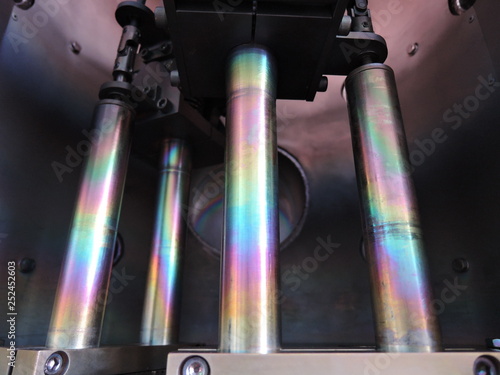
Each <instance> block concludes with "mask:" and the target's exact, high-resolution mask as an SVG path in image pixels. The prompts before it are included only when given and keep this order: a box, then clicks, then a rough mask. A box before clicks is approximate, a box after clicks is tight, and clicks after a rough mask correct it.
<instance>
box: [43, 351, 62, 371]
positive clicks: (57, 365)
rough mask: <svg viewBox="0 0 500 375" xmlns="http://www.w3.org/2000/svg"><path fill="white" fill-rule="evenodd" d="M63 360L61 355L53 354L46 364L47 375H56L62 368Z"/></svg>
mask: <svg viewBox="0 0 500 375" xmlns="http://www.w3.org/2000/svg"><path fill="white" fill-rule="evenodd" d="M62 365H63V358H62V356H61V355H60V354H59V353H53V354H51V355H50V357H49V358H47V361H46V362H45V368H44V372H45V374H46V375H55V374H57V373H58V371H59V370H60V369H61V368H62Z"/></svg>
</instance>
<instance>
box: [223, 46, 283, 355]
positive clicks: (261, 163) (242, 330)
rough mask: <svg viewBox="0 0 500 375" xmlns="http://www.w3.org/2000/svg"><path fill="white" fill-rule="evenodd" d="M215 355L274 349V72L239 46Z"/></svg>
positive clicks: (260, 56)
mask: <svg viewBox="0 0 500 375" xmlns="http://www.w3.org/2000/svg"><path fill="white" fill-rule="evenodd" d="M227 82H228V86H227V95H228V102H227V125H226V128H227V146H226V190H225V191H226V195H225V225H224V231H225V232H224V248H223V254H222V280H221V310H220V312H221V314H220V315H221V316H220V350H221V351H222V352H238V353H269V352H274V351H277V350H278V348H279V318H278V306H277V300H276V296H277V282H278V276H277V269H278V264H277V261H278V252H279V229H278V225H279V224H278V185H277V183H278V181H277V178H278V175H277V171H278V170H277V145H276V72H275V68H274V62H273V60H272V58H271V56H270V54H269V53H268V52H267V50H265V49H264V48H261V47H257V46H242V47H239V48H238V49H236V50H235V51H234V52H233V53H232V55H231V56H230V59H229V65H228V75H227Z"/></svg>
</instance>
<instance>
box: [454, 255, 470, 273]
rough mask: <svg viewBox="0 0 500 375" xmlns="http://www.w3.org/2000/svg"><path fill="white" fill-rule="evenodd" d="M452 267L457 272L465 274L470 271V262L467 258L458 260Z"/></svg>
mask: <svg viewBox="0 0 500 375" xmlns="http://www.w3.org/2000/svg"><path fill="white" fill-rule="evenodd" d="M451 267H452V268H453V271H455V272H458V273H464V272H467V271H468V270H469V261H468V260H467V259H465V258H456V259H453V261H452V262H451Z"/></svg>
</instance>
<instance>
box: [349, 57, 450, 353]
mask: <svg viewBox="0 0 500 375" xmlns="http://www.w3.org/2000/svg"><path fill="white" fill-rule="evenodd" d="M346 93H347V100H348V105H349V116H350V123H351V132H352V142H353V148H354V159H355V163H356V174H357V179H358V189H359V194H360V198H361V205H362V213H363V227H364V238H365V248H366V252H367V257H368V262H369V265H370V275H371V285H372V295H373V296H372V298H373V304H374V312H375V322H376V332H377V346H378V348H379V350H382V351H391V352H432V351H437V350H440V348H441V342H440V334H439V328H438V323H437V319H436V316H435V314H434V311H433V309H432V305H431V300H432V298H431V289H430V285H429V280H428V275H427V267H426V261H425V256H424V250H423V246H422V238H421V237H422V236H421V230H420V223H419V217H418V212H417V203H416V198H415V193H414V189H413V185H412V181H411V178H410V165H409V161H408V153H407V146H406V139H405V134H404V128H403V120H402V117H401V111H400V108H399V99H398V96H397V92H396V82H395V79H394V73H393V71H392V70H391V68H389V67H388V66H386V65H383V64H368V65H364V66H362V67H360V68H358V69H356V70H354V71H353V72H352V73H351V74H349V76H348V77H347V80H346Z"/></svg>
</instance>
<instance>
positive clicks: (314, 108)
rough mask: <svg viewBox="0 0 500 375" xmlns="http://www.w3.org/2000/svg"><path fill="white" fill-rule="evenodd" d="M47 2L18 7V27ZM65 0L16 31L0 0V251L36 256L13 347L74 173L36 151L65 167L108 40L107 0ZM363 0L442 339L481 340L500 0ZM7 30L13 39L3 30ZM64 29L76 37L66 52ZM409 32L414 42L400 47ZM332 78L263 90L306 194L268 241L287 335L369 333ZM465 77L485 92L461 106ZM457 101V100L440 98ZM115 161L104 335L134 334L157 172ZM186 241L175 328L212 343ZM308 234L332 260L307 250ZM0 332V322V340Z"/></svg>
mask: <svg viewBox="0 0 500 375" xmlns="http://www.w3.org/2000/svg"><path fill="white" fill-rule="evenodd" d="M50 1H51V0H38V1H36V2H35V6H33V7H32V8H31V9H30V10H28V11H24V12H23V11H21V10H17V9H16V10H15V12H16V14H18V15H19V16H26V17H28V18H27V21H30V22H31V23H33V22H34V21H33V16H34V15H35V14H36V13H37V12H40V11H42V9H43V8H42V4H43V5H45V4H46V3H49V2H50ZM52 1H56V0H52ZM62 2H63V1H61V6H60V9H59V11H58V12H57V13H56V14H54V16H50V18H49V22H47V24H46V25H45V26H43V27H37V28H36V32H33V30H31V31H32V33H29V34H23V25H24V26H26V25H28V23H27V22H26V21H22V20H21V17H20V18H19V19H18V21H14V20H13V19H12V18H11V17H5V13H4V11H7V12H8V11H9V10H10V4H8V5H9V6H5V5H4V4H2V6H1V8H0V12H2V17H1V18H0V22H5V21H6V22H8V24H7V25H4V26H5V31H4V33H3V38H2V43H1V46H0V119H1V122H0V129H1V130H0V131H1V133H0V134H1V136H0V153H1V156H2V157H0V181H1V183H0V241H1V242H0V260H1V261H2V263H3V262H4V261H6V260H11V259H14V260H20V259H22V258H24V257H30V258H33V259H35V260H36V262H37V264H36V268H35V270H34V271H33V272H32V273H29V274H21V273H19V274H18V275H17V292H18V297H17V306H18V307H19V311H20V312H22V314H21V318H20V320H19V321H18V325H17V329H18V330H17V333H18V337H17V339H18V344H19V345H43V343H44V342H45V338H46V333H47V329H48V324H49V320H50V314H51V309H52V303H53V299H54V296H55V289H56V285H57V278H58V275H59V271H60V267H61V264H62V257H63V253H64V247H65V244H66V240H67V234H68V229H69V223H70V220H71V216H72V210H73V207H74V203H75V199H76V194H77V186H78V180H79V174H80V173H81V171H82V166H81V165H79V164H78V163H75V167H71V168H72V172H71V173H67V174H65V175H64V179H63V182H59V181H58V179H57V177H56V175H55V174H54V171H53V169H52V167H51V163H52V162H53V161H58V162H62V163H64V162H65V158H66V155H67V153H68V151H67V149H66V147H71V148H73V149H75V147H76V146H77V145H78V143H79V142H80V141H82V140H84V139H85V136H84V135H83V134H82V133H81V131H82V130H83V129H88V127H89V126H90V121H91V116H92V109H93V107H94V104H95V102H96V101H97V92H98V88H99V86H100V84H101V83H102V82H104V81H106V80H108V79H110V78H111V76H110V74H111V68H112V64H113V60H114V56H115V52H116V46H117V43H118V41H119V37H120V27H119V26H118V25H117V24H116V22H115V21H114V9H115V7H116V5H117V4H118V3H119V1H117V0H116V1H115V0H114V1H106V2H102V1H98V0H86V1H76V0H66V3H65V4H64V5H62ZM5 3H8V2H5ZM147 4H148V6H150V7H151V8H154V6H155V5H159V2H158V1H148V2H147ZM390 4H391V5H390ZM370 7H371V8H372V15H373V19H374V21H375V31H376V32H378V33H380V34H381V35H383V36H384V38H385V39H386V40H387V43H388V48H389V58H388V60H387V64H388V65H390V66H391V67H392V68H393V69H394V70H395V73H396V80H397V83H398V91H399V95H400V101H401V107H402V112H403V119H404V122H405V125H406V133H407V141H408V145H409V151H410V159H411V160H412V161H413V163H414V171H413V178H414V181H415V188H416V195H417V198H418V201H419V208H420V214H421V223H422V229H423V232H424V233H425V238H424V241H425V244H426V253H427V256H428V258H429V265H430V274H431V281H432V286H433V290H434V295H435V301H434V306H435V308H436V313H437V314H438V319H439V321H440V324H441V327H442V333H443V342H444V344H445V345H448V346H449V345H454V346H455V345H470V344H475V345H484V339H485V338H486V337H491V336H495V335H499V334H500V321H499V320H498V314H499V312H500V300H499V299H498V287H499V285H500V273H499V272H498V268H499V266H500V253H499V251H498V240H497V233H498V228H499V225H500V223H499V220H498V211H499V209H500V196H499V194H498V187H499V186H500V172H499V171H500V165H499V162H498V160H500V149H499V148H498V145H497V144H498V141H497V140H498V139H500V127H499V126H498V124H500V111H499V109H498V103H499V102H500V90H499V87H498V86H499V84H498V81H499V80H500V78H499V76H498V74H499V73H500V69H499V68H500V52H499V51H500V38H499V35H498V25H497V15H498V14H499V11H500V4H499V3H498V2H496V1H494V0H482V1H478V2H477V4H476V6H475V7H474V8H473V9H471V10H469V11H468V12H467V13H465V14H464V15H463V16H461V17H456V16H452V15H450V13H449V11H448V9H447V2H446V1H444V0H443V1H442V0H439V1H432V2H418V1H415V0H404V1H403V0H400V1H398V0H394V1H389V2H387V1H382V0H372V1H370ZM21 12H23V13H21ZM472 15H474V19H473V20H472V22H470V21H469V19H470V16H472ZM37 17H43V16H37ZM41 21H42V18H40V19H39V20H38V22H41ZM35 26H36V25H35ZM26 27H27V26H26ZM0 30H1V28H0ZM12 32H14V33H17V35H19V36H23V35H26V36H24V39H17V40H14V41H13V40H12V37H13V36H12V35H13V34H9V33H12ZM9 36H10V39H9ZM72 40H76V41H78V43H79V44H80V45H81V46H82V50H81V52H80V53H79V54H78V55H77V54H74V53H73V52H72V51H71V50H70V48H69V43H70V42H71V41H72ZM18 43H20V44H18ZM413 43H418V44H419V49H418V51H417V53H416V54H415V55H413V56H410V55H408V53H407V49H408V46H409V45H411V44H413ZM14 46H17V49H16V48H15V47H14ZM299 57H300V56H299ZM299 57H297V58H299ZM490 80H492V81H493V83H492V84H491V85H490V84H489V83H486V84H485V83H484V82H488V81H490ZM343 81H344V77H329V82H330V84H329V89H328V91H327V92H326V93H319V94H318V95H317V96H316V100H315V102H313V103H304V102H291V101H279V102H278V103H277V115H278V144H279V146H281V147H283V148H284V149H286V150H288V151H289V152H290V153H292V154H293V155H294V156H296V157H297V159H298V161H299V162H300V163H301V165H302V166H303V167H304V170H305V172H306V175H307V178H308V180H309V185H310V197H311V200H310V207H309V212H308V215H307V220H306V222H305V223H304V227H303V229H302V231H301V233H300V235H299V236H298V237H297V238H296V240H295V241H294V242H293V243H292V244H290V246H288V247H287V248H286V250H284V251H283V252H282V253H281V254H280V256H281V276H282V282H281V289H282V290H283V298H282V300H281V304H280V307H281V311H282V324H283V334H282V342H283V345H285V346H288V347H290V346H294V345H296V346H306V345H308V346H323V347H324V346H326V345H329V344H337V345H356V344H370V345H373V344H374V343H375V339H374V338H375V334H374V330H373V320H372V311H371V307H370V304H371V301H370V292H369V290H370V285H369V281H368V267H367V264H366V263H365V262H364V260H363V259H362V257H361V256H360V254H359V241H360V237H361V226H360V214H359V204H358V198H357V191H356V182H355V176H354V163H353V158H352V148H351V142H350V135H349V125H348V120H347V109H346V103H345V102H344V101H343V100H342V98H341V95H340V88H341V85H342V82H343ZM479 86H481V87H482V88H481V89H480V94H481V96H482V97H483V98H484V99H479V98H477V104H476V100H475V99H471V98H474V97H476V89H477V88H478V87H479ZM487 94H489V96H487ZM486 96H487V97H486ZM455 105H456V106H462V107H463V108H465V106H467V107H468V108H469V109H471V110H467V109H465V110H463V111H462V113H460V112H455V110H456V109H457V108H459V107H456V106H455ZM476 106H477V108H476ZM472 109H474V110H472ZM449 111H451V112H449ZM445 115H446V117H443V116H445ZM129 166H130V167H129V173H128V176H127V183H126V187H125V193H124V200H123V206H122V215H121V220H120V227H119V232H120V233H121V234H122V235H123V238H124V242H125V256H124V258H123V259H122V261H121V262H120V263H119V264H118V265H117V266H116V267H115V270H114V276H112V277H115V279H116V280H117V281H116V282H117V283H118V282H119V283H122V284H120V285H121V286H123V289H121V292H120V293H116V294H113V295H112V298H111V300H110V302H109V304H108V305H107V309H106V316H105V322H104V327H103V339H102V342H103V343H104V344H128V343H134V342H138V341H139V333H140V321H141V318H140V317H141V314H142V304H143V300H144V291H145V285H146V273H147V272H146V270H147V267H148V262H149V259H148V257H149V256H148V255H147V254H149V249H150V245H151V236H152V231H153V223H154V215H155V195H156V187H157V181H156V170H155V167H154V166H152V165H149V164H146V163H144V162H143V161H142V160H141V159H140V158H139V157H138V156H132V158H131V160H130V163H129ZM201 246H202V245H201V244H200V243H199V242H198V241H197V239H196V238H194V237H193V236H192V235H191V234H190V233H188V234H187V242H186V249H187V251H186V261H185V265H184V272H183V273H184V277H183V282H182V284H183V285H182V286H183V290H184V291H185V292H184V294H183V300H182V309H181V314H182V320H181V327H180V340H181V341H183V342H196V343H206V344H212V345H216V344H217V340H218V339H217V331H218V328H217V320H218V317H217V315H218V290H219V280H218V279H219V264H218V261H217V260H215V259H214V258H213V257H210V256H209V255H208V254H207V253H206V252H205V251H204V250H202V249H201ZM318 248H320V249H325V248H326V249H327V250H328V254H329V255H330V256H329V257H328V258H326V259H325V260H322V261H319V260H318V259H316V258H315V250H316V249H318ZM320 251H323V250H320ZM458 257H463V258H466V259H467V260H468V261H469V264H470V268H469V271H468V272H465V273H457V272H455V271H454V270H453V268H452V266H451V263H452V261H453V260H454V259H455V258H458ZM322 259H323V258H322ZM299 267H300V270H299ZM4 269H5V268H0V278H3V275H5V271H4ZM5 285H6V284H0V293H5ZM450 293H451V294H450ZM4 295H5V294H4ZM443 296H444V297H445V298H446V299H447V300H449V301H451V302H449V303H447V302H445V301H444V299H443ZM0 301H3V299H1V300H0ZM325 306H328V308H325ZM5 332H6V323H5V322H4V321H1V322H0V339H5V338H6V337H5Z"/></svg>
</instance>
